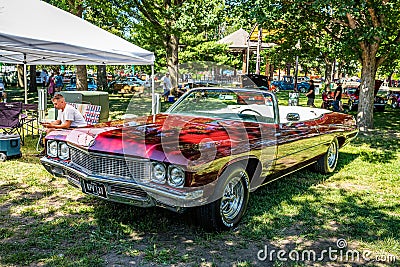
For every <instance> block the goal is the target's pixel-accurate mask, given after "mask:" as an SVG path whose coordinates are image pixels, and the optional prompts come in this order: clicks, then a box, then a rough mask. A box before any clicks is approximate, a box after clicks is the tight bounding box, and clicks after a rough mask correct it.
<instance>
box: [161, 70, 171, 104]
mask: <svg viewBox="0 0 400 267" xmlns="http://www.w3.org/2000/svg"><path fill="white" fill-rule="evenodd" d="M161 81H162V85H163V90H164V93H163V97H164V101H168V96H169V94H170V92H171V88H172V83H171V80H170V78H169V73H168V72H167V73H166V74H165V76H164V77H162V78H161Z"/></svg>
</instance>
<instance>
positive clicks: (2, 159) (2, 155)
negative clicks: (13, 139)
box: [0, 153, 7, 162]
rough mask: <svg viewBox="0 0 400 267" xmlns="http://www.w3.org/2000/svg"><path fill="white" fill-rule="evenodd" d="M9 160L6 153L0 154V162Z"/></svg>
mask: <svg viewBox="0 0 400 267" xmlns="http://www.w3.org/2000/svg"><path fill="white" fill-rule="evenodd" d="M6 159H7V155H6V154H4V153H0V162H4V161H6Z"/></svg>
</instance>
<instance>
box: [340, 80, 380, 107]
mask: <svg viewBox="0 0 400 267" xmlns="http://www.w3.org/2000/svg"><path fill="white" fill-rule="evenodd" d="M382 82H383V81H380V80H376V81H375V90H374V109H375V110H376V111H385V106H386V103H387V100H386V99H385V98H384V97H382V96H380V95H377V93H378V90H379V87H380V86H381V84H382ZM348 91H349V92H348V93H347V94H350V96H349V98H348V102H347V106H348V109H349V110H357V108H358V102H359V95H360V90H359V89H358V87H357V88H355V89H354V88H350V89H349V90H348Z"/></svg>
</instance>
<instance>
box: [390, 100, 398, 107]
mask: <svg viewBox="0 0 400 267" xmlns="http://www.w3.org/2000/svg"><path fill="white" fill-rule="evenodd" d="M390 106H391V107H392V108H397V107H398V104H397V101H396V99H391V103H390Z"/></svg>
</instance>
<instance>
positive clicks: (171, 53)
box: [113, 0, 224, 86]
mask: <svg viewBox="0 0 400 267" xmlns="http://www.w3.org/2000/svg"><path fill="white" fill-rule="evenodd" d="M113 3H114V4H115V5H116V6H118V7H120V8H121V10H122V12H126V13H127V14H129V15H130V16H131V17H132V19H133V20H134V21H136V22H137V24H138V26H139V27H142V31H141V34H142V35H147V36H149V37H150V36H151V38H150V39H148V40H143V41H145V42H151V43H150V44H151V45H152V46H153V47H154V48H155V49H152V51H155V50H158V47H162V48H163V53H164V55H165V63H166V67H167V69H168V72H169V73H170V74H171V81H172V85H173V86H177V82H178V64H179V56H178V52H179V47H180V44H181V43H180V38H181V37H182V36H183V34H184V33H186V32H189V31H191V32H192V33H193V34H200V33H203V32H205V31H206V30H207V29H208V28H212V27H214V25H216V21H218V19H219V16H220V14H221V11H222V10H223V7H224V4H223V1H222V0H208V1H207V0H200V1H194V0H163V1H161V0H151V1H150V0H141V1H140V0H127V1H120V0H118V1H117V0H114V1H113ZM143 30H145V31H148V32H149V33H145V34H144V33H143ZM136 37H137V36H136ZM133 38H135V37H133ZM158 51H159V52H160V50H158Z"/></svg>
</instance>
